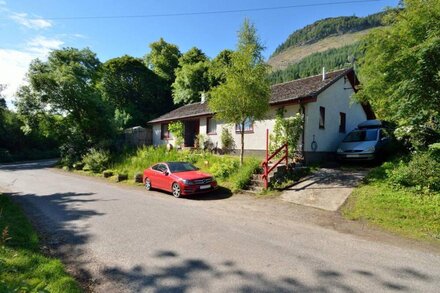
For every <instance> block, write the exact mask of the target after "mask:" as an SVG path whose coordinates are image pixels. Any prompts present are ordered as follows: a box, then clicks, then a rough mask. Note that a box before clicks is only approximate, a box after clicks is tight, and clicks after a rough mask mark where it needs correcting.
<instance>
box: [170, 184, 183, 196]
mask: <svg viewBox="0 0 440 293" xmlns="http://www.w3.org/2000/svg"><path fill="white" fill-rule="evenodd" d="M172 189H173V196H174V197H176V198H179V197H180V195H181V194H182V190H181V189H180V185H179V183H177V182H174V183H173V186H172Z"/></svg>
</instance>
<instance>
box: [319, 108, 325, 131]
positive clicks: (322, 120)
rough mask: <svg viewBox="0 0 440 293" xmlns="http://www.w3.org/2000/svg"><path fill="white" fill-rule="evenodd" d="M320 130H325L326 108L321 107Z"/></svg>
mask: <svg viewBox="0 0 440 293" xmlns="http://www.w3.org/2000/svg"><path fill="white" fill-rule="evenodd" d="M319 129H325V107H322V106H319Z"/></svg>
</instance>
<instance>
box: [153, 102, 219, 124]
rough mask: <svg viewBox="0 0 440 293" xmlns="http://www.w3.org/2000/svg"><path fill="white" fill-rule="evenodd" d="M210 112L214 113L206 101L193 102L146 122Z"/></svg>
mask: <svg viewBox="0 0 440 293" xmlns="http://www.w3.org/2000/svg"><path fill="white" fill-rule="evenodd" d="M212 114H214V113H213V112H212V111H210V110H209V108H208V103H193V104H188V105H184V106H182V107H180V108H177V109H175V110H173V111H171V112H168V113H166V114H164V115H162V116H160V117H158V118H156V119H154V120H151V121H150V122H148V123H155V122H164V121H171V120H176V119H185V118H191V117H199V116H205V115H212Z"/></svg>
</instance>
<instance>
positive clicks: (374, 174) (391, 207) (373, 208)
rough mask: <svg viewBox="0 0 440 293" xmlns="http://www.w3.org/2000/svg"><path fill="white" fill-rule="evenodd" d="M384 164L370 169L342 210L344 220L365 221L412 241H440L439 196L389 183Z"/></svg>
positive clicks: (390, 165)
mask: <svg viewBox="0 0 440 293" xmlns="http://www.w3.org/2000/svg"><path fill="white" fill-rule="evenodd" d="M393 168H396V165H395V164H390V163H386V164H384V165H383V166H380V167H377V168H374V169H373V170H372V171H371V172H370V173H369V174H368V175H367V177H366V180H365V183H364V184H362V185H361V186H359V187H358V188H356V189H355V190H354V192H353V194H352V195H351V197H350V198H349V200H348V202H347V204H346V205H345V207H344V208H343V210H342V213H343V215H344V216H345V217H347V218H348V219H352V220H361V221H367V222H369V223H372V224H374V225H377V226H380V227H382V228H385V229H386V230H389V231H392V232H394V233H397V234H400V235H404V236H407V237H410V238H415V239H425V240H434V241H440V193H429V194H426V193H423V192H420V191H417V190H415V189H413V188H399V187H396V186H394V185H392V184H391V182H390V179H389V178H388V177H387V173H389V172H387V169H388V170H390V169H393Z"/></svg>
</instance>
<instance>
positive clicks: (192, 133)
mask: <svg viewBox="0 0 440 293" xmlns="http://www.w3.org/2000/svg"><path fill="white" fill-rule="evenodd" d="M199 128H200V120H199V119H197V120H187V121H185V142H184V143H185V146H186V147H194V140H195V138H196V135H198V134H199Z"/></svg>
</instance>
